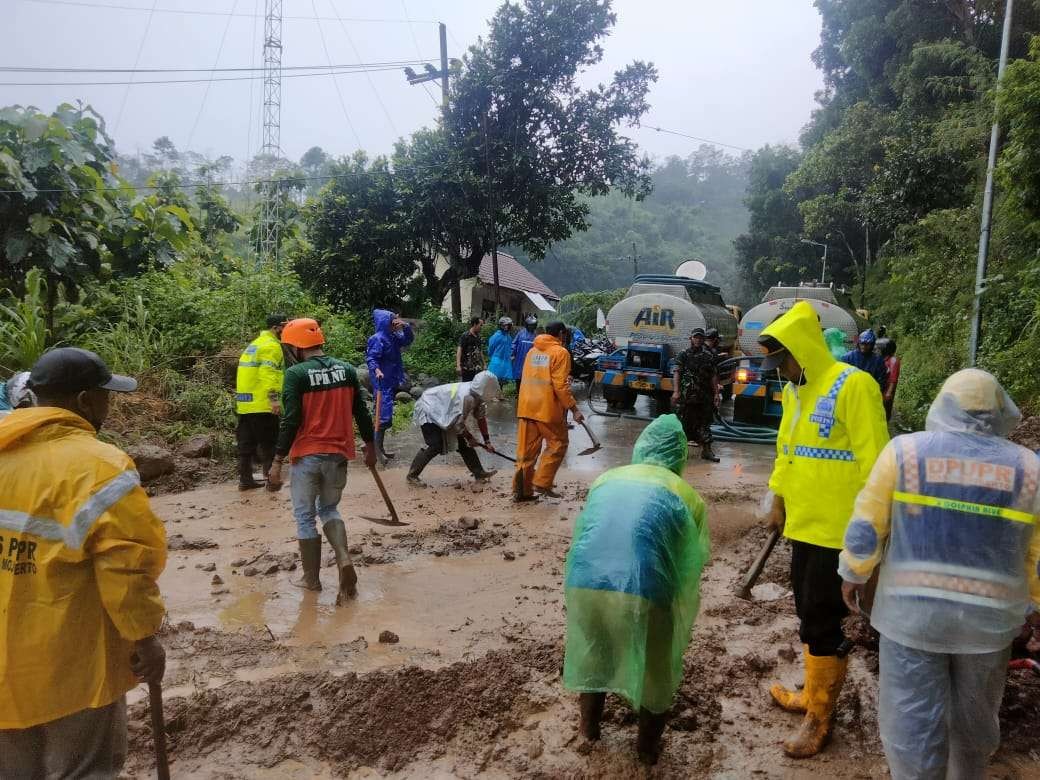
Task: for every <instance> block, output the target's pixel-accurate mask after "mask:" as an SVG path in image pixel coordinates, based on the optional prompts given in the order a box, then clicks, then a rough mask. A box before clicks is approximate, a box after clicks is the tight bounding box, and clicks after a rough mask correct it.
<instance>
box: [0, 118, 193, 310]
mask: <svg viewBox="0 0 1040 780" xmlns="http://www.w3.org/2000/svg"><path fill="white" fill-rule="evenodd" d="M113 159H114V150H113V145H112V141H111V139H110V138H109V137H108V136H107V135H106V134H105V130H104V123H103V121H102V120H101V117H100V116H98V114H96V113H95V112H94V110H93V109H91V108H90V107H89V106H82V105H80V106H78V107H74V106H71V105H68V104H63V105H61V106H59V107H58V108H57V109H56V110H55V112H54V113H53V114H51V115H49V116H48V115H46V114H42V113H40V112H39V111H37V110H36V109H35V108H32V107H26V108H23V107H21V106H12V107H9V108H5V109H2V110H0V190H5V191H7V192H6V193H5V194H0V281H3V282H5V283H6V285H9V286H11V287H12V288H13V289H14V291H15V293H16V294H19V293H20V292H21V290H22V287H23V284H24V280H25V277H26V274H27V273H28V271H29V269H31V268H40V269H41V270H42V271H43V273H44V274H45V276H46V279H45V282H46V285H45V286H46V289H47V293H48V307H47V308H48V318H49V319H50V318H51V317H52V316H53V310H54V304H55V302H56V299H57V295H58V293H59V289H58V287H59V284H60V285H63V286H64V287H65V288H66V290H67V291H68V292H69V294H70V295H71V296H75V294H76V291H77V289H78V288H79V286H80V285H81V284H82V283H83V282H84V281H85V280H87V279H88V278H90V277H94V276H97V275H98V274H100V273H101V272H102V269H103V268H104V267H107V266H111V267H112V268H113V269H114V270H116V271H136V270H138V269H140V268H142V267H143V266H144V265H146V264H147V263H150V262H153V261H155V260H158V261H159V262H164V260H165V253H166V252H170V253H172V252H176V251H178V250H179V249H181V248H183V247H184V246H185V245H186V242H187V241H188V240H189V237H190V234H191V233H192V230H193V224H192V220H191V217H190V216H189V215H188V213H187V212H186V211H184V210H183V209H182V208H181V207H180V206H177V205H172V204H168V203H164V202H162V201H161V200H160V199H159V198H158V197H157V196H154V195H153V196H151V197H150V198H145V199H143V200H140V201H135V200H134V198H135V195H134V191H133V189H132V188H131V187H130V186H129V185H127V184H126V183H125V182H123V181H122V180H121V179H119V178H118V177H117V176H116V175H115V174H114V173H113V172H112V168H113ZM153 230H154V231H158V233H155V234H152V233H151V232H150V231H153ZM146 237H147V238H148V239H149V240H143V239H144V238H146ZM153 238H154V240H153ZM47 324H48V328H51V326H52V325H53V323H52V322H50V321H48V323H47Z"/></svg>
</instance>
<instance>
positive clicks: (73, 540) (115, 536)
mask: <svg viewBox="0 0 1040 780" xmlns="http://www.w3.org/2000/svg"><path fill="white" fill-rule="evenodd" d="M165 564H166V532H165V530H164V528H163V524H162V522H161V521H160V520H159V518H157V517H156V516H155V515H154V514H152V511H151V509H150V508H149V505H148V497H147V495H145V492H144V490H143V489H142V488H141V484H140V480H139V478H138V476H137V471H136V470H135V469H134V463H133V461H132V460H130V458H129V457H128V456H127V455H126V454H125V453H123V452H121V451H120V450H118V449H116V448H115V447H113V446H112V445H110V444H104V443H102V442H100V441H98V440H97V438H96V433H95V431H94V428H93V427H92V426H91V425H90V423H88V422H87V421H86V420H84V419H83V418H82V417H80V416H79V415H76V414H73V413H72V412H68V411H65V410H64V409H57V408H54V407H37V408H32V409H18V410H16V411H14V412H11V414H10V415H8V416H7V417H5V418H4V420H3V422H2V423H0V620H2V623H3V629H2V632H0V729H21V728H28V727H29V726H34V725H37V724H40V723H47V722H49V721H52V720H56V719H57V718H62V717H64V716H66V715H71V714H72V713H74V712H79V711H80V710H84V709H88V708H96V707H103V706H105V705H107V704H111V703H112V702H113V701H115V700H116V699H118V698H119V697H120V696H122V695H123V694H124V693H126V692H127V691H128V690H130V689H131V688H133V687H134V686H135V685H136V684H137V681H136V679H135V678H134V675H133V673H132V672H131V671H130V655H131V653H132V652H133V650H134V645H133V642H134V641H135V640H138V639H144V638H145V637H149V636H152V635H153V634H155V633H156V632H157V631H158V630H159V626H160V625H161V624H162V621H163V616H164V614H165V608H164V607H163V602H162V599H161V597H160V596H159V587H158V585H157V583H156V580H157V579H158V577H159V574H160V573H161V572H162V570H163V567H164V566H165Z"/></svg>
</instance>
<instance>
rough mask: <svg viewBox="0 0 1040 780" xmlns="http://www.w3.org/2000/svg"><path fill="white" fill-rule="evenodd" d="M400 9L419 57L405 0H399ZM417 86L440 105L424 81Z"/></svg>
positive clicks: (419, 52) (417, 44)
mask: <svg viewBox="0 0 1040 780" xmlns="http://www.w3.org/2000/svg"><path fill="white" fill-rule="evenodd" d="M401 10H403V11H404V18H405V19H406V20H408V32H410V33H411V34H412V43H414V44H415V53H416V54H418V55H419V56H420V57H421V56H422V49H421V48H420V47H419V39H418V38H416V37H415V28H413V27H412V23H411V19H410V17H409V14H408V5H407V3H405V0H401ZM419 86H421V87H422V88H423V92H425V93H426V96H427V97H429V98H430V100H432V101H433V104H434V105H435V106H438V107H439V106H440V105H441V103H440V101H438V100H437V98H435V97H434V96H433V93H432V92H430V89H429V87H427V86H426V82H420V83H419Z"/></svg>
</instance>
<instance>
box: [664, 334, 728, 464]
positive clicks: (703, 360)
mask: <svg viewBox="0 0 1040 780" xmlns="http://www.w3.org/2000/svg"><path fill="white" fill-rule="evenodd" d="M672 387H673V388H674V390H673V391H672V404H673V406H675V407H676V410H677V414H678V415H679V419H681V420H682V424H683V430H685V431H686V436H687V438H688V439H689V440H690V441H692V442H696V443H697V444H700V445H701V457H702V458H703V459H704V460H709V461H711V462H712V463H718V462H719V459H718V458H717V457H715V453H714V452H713V451H712V448H711V445H712V436H711V423H712V421H713V420H714V419H715V410H716V409H717V408H718V406H719V400H720V396H719V376H718V372H717V370H716V366H715V355H714V354H713V353H712V352H711V351H709V350H708V349H706V348H705V346H704V328H694V329H693V331H692V332H691V333H690V347H689V349H684V350H683V351H682V352H680V353H679V357H677V358H676V359H675V368H674V369H673V371H672Z"/></svg>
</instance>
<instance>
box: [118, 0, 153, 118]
mask: <svg viewBox="0 0 1040 780" xmlns="http://www.w3.org/2000/svg"><path fill="white" fill-rule="evenodd" d="M157 2H158V0H152V8H151V10H150V11H149V12H148V21H147V22H145V25H144V32H143V33H141V43H140V44H139V45H138V47H137V56H136V57H134V70H135V71H136V69H137V65H138V63H140V62H141V54H142V53H143V52H144V43H145V41H147V40H148V31H149V30H150V29H152V18H153V17H154V16H155V4H156V3H157ZM130 80H131V81H133V79H132V78H131V79H130ZM128 97H130V85H129V84H127V85H126V89H125V90H123V99H122V100H121V101H120V102H119V113H117V114H116V123H115V125H114V126H113V132H114V133H118V132H119V125H120V124H121V123H122V121H123V110H124V109H125V108H126V99H127V98H128Z"/></svg>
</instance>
